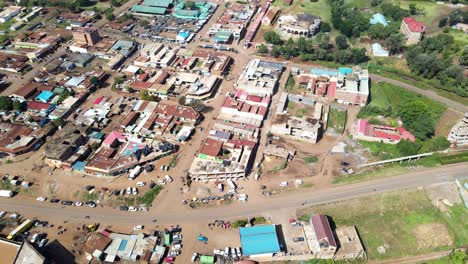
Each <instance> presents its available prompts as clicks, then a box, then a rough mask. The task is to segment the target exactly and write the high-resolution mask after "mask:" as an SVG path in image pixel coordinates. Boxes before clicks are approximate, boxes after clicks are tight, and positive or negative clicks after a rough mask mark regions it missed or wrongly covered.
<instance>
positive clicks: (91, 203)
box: [86, 201, 96, 208]
mask: <svg viewBox="0 0 468 264" xmlns="http://www.w3.org/2000/svg"><path fill="white" fill-rule="evenodd" d="M86 205H87V206H88V207H91V208H94V207H96V203H95V202H93V201H89V202H86Z"/></svg>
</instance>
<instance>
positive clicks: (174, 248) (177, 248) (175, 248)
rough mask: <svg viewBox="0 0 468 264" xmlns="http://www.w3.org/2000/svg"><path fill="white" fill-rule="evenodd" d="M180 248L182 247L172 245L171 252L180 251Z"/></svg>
mask: <svg viewBox="0 0 468 264" xmlns="http://www.w3.org/2000/svg"><path fill="white" fill-rule="evenodd" d="M181 248H182V245H180V244H179V245H172V250H180V249H181Z"/></svg>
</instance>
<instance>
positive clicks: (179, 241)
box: [171, 239, 182, 245]
mask: <svg viewBox="0 0 468 264" xmlns="http://www.w3.org/2000/svg"><path fill="white" fill-rule="evenodd" d="M171 244H172V245H180V244H182V240H179V239H177V240H173V241H172V243H171Z"/></svg>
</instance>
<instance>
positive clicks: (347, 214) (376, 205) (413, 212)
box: [299, 191, 468, 260]
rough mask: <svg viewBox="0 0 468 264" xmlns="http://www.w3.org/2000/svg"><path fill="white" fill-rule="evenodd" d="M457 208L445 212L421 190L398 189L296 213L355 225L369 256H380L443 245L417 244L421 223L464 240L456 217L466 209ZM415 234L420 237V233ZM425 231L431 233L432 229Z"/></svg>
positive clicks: (465, 214) (459, 241)
mask: <svg viewBox="0 0 468 264" xmlns="http://www.w3.org/2000/svg"><path fill="white" fill-rule="evenodd" d="M460 208H462V206H461V205H454V206H453V207H451V208H450V210H449V212H448V214H443V213H441V212H440V211H439V210H438V209H437V208H436V207H434V206H433V205H432V203H431V201H430V200H429V199H428V197H427V196H426V194H425V193H424V191H404V192H402V191H399V192H392V193H384V194H378V195H372V196H368V197H364V198H360V199H353V200H349V201H344V202H339V203H333V204H327V205H321V206H314V207H311V208H308V209H305V210H304V211H302V212H299V213H300V214H301V217H300V219H302V220H308V219H309V217H310V216H311V215H312V214H317V213H320V214H325V215H328V216H330V217H332V219H333V221H334V222H335V224H336V225H337V226H338V227H339V226H352V225H355V226H356V227H357V229H358V232H359V234H360V236H361V239H362V241H363V243H364V247H365V248H366V249H367V250H366V251H367V254H368V257H369V259H371V260H381V259H388V258H398V257H403V256H412V255H419V254H424V253H428V252H432V251H434V250H440V249H446V248H447V246H441V245H440V244H439V245H435V244H431V243H428V244H424V245H421V247H417V246H416V242H417V241H416V240H417V238H418V237H416V236H415V234H414V231H417V230H418V229H420V228H421V225H425V226H426V227H427V226H429V225H434V226H439V225H440V226H444V228H445V229H446V233H445V235H446V238H447V239H448V240H446V242H447V241H450V242H451V243H453V245H454V246H460V245H463V244H464V243H466V242H467V241H468V236H467V235H466V233H467V232H468V231H467V232H460V227H461V226H464V225H463V224H462V223H461V222H459V221H463V220H462V219H463V217H465V219H466V217H468V211H466V210H463V208H462V210H460ZM465 225H466V223H465ZM382 227H385V229H382ZM462 229H463V228H462ZM418 235H419V238H421V235H422V234H418ZM427 235H428V236H432V235H433V232H429V233H427ZM422 239H424V240H427V239H429V238H428V237H424V238H422ZM380 246H384V247H385V249H386V252H385V253H384V254H380V253H378V251H377V248H378V247H380Z"/></svg>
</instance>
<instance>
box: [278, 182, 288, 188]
mask: <svg viewBox="0 0 468 264" xmlns="http://www.w3.org/2000/svg"><path fill="white" fill-rule="evenodd" d="M279 186H281V187H286V186H288V182H287V181H284V182H281V183H280V185H279Z"/></svg>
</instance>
